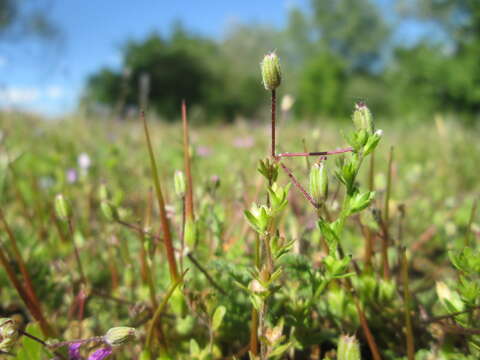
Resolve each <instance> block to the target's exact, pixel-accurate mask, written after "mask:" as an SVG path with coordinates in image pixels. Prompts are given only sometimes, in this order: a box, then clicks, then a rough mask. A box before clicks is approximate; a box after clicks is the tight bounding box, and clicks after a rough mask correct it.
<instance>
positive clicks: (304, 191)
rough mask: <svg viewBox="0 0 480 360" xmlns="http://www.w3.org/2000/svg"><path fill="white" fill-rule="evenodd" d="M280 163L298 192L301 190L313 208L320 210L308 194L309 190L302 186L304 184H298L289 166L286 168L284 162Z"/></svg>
mask: <svg viewBox="0 0 480 360" xmlns="http://www.w3.org/2000/svg"><path fill="white" fill-rule="evenodd" d="M278 163H279V164H280V166H281V167H282V169H283V170H284V171H285V172H286V173H287V175H288V177H289V178H290V180H291V181H292V183H293V185H295V186H296V187H297V188H298V190H300V192H301V193H302V195H303V196H304V197H305V199H307V200H308V202H309V203H310V204H312V206H313V207H314V208H315V209H318V204H317V202H316V201H315V200H313V198H312V197H311V196H310V194H309V193H308V192H307V190H305V188H304V187H303V186H302V184H300V182H298V180H297V178H296V177H295V175H293V173H292V171H291V170H290V169H289V168H288V167H287V166H285V165H284V164H283V163H282V162H280V161H279V162H278Z"/></svg>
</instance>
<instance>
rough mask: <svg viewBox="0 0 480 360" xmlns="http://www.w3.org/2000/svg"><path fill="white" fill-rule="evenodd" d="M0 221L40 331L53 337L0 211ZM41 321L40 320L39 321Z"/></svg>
mask: <svg viewBox="0 0 480 360" xmlns="http://www.w3.org/2000/svg"><path fill="white" fill-rule="evenodd" d="M0 219H1V221H2V223H3V227H4V228H5V231H6V232H7V235H8V238H9V240H10V243H11V245H12V248H13V252H14V255H15V260H16V261H17V263H18V266H19V267H20V272H21V273H22V276H23V280H24V287H23V288H24V289H25V292H26V295H27V297H28V298H29V299H30V301H31V303H32V305H33V306H34V307H35V309H36V310H35V311H36V312H37V314H38V315H37V316H38V317H39V319H37V320H38V321H39V322H40V323H41V324H42V325H41V327H42V331H47V332H48V333H47V334H44V335H45V336H51V335H53V328H52V327H51V325H50V324H49V323H48V321H47V320H46V318H45V316H44V315H43V310H42V306H41V303H40V301H39V299H38V296H37V293H36V292H35V289H34V287H33V283H32V279H31V277H30V274H29V272H28V269H27V266H26V264H25V261H24V260H23V257H22V254H21V252H20V249H19V248H18V244H17V238H16V237H15V234H14V233H13V231H12V229H11V228H10V226H9V224H8V222H7V219H6V218H5V216H4V214H3V211H2V210H1V209H0ZM40 319H41V320H40Z"/></svg>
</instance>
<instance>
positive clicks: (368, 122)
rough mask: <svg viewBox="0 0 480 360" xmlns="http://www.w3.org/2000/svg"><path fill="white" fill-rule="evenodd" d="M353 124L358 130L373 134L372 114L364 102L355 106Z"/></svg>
mask: <svg viewBox="0 0 480 360" xmlns="http://www.w3.org/2000/svg"><path fill="white" fill-rule="evenodd" d="M353 124H354V125H355V128H356V129H357V130H365V131H366V132H367V133H368V134H373V118H372V113H371V112H370V109H369V108H368V107H367V105H366V104H365V103H364V102H358V103H356V104H355V111H354V112H353Z"/></svg>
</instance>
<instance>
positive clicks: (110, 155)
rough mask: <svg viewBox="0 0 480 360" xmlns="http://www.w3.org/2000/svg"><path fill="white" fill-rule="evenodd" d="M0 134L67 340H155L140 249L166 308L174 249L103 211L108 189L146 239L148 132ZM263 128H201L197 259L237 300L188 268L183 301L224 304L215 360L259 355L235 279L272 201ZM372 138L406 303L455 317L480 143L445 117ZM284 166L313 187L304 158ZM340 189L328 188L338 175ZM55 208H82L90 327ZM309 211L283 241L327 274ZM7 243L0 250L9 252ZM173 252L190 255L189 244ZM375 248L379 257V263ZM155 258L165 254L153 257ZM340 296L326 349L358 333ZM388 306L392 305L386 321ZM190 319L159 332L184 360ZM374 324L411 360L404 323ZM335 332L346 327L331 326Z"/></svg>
mask: <svg viewBox="0 0 480 360" xmlns="http://www.w3.org/2000/svg"><path fill="white" fill-rule="evenodd" d="M0 122H1V129H2V133H1V144H0V146H1V161H0V164H1V172H0V187H1V198H2V200H1V203H2V212H3V213H4V215H5V217H6V220H7V222H8V224H9V225H10V227H11V228H12V229H13V232H14V233H15V237H16V238H17V241H18V245H19V247H20V249H21V252H22V254H23V257H24V259H25V261H26V263H27V264H28V268H29V271H30V274H31V276H32V279H33V285H34V288H35V289H36V291H37V293H38V297H39V298H40V299H41V302H42V305H43V307H44V311H45V313H46V314H48V317H49V319H50V320H51V321H52V322H53V323H54V324H55V326H56V327H57V328H58V329H61V331H62V333H63V337H64V338H76V337H78V336H84V337H85V336H90V335H94V334H98V333H102V331H106V330H107V329H108V328H109V327H112V326H115V325H119V324H125V325H131V326H137V327H138V329H139V331H140V332H141V334H144V331H145V330H144V327H143V325H142V324H143V323H144V321H145V320H142V319H143V318H144V317H145V313H146V314H148V311H147V309H146V305H145V304H148V302H149V293H148V286H147V284H146V282H145V274H143V273H142V266H141V265H140V263H141V257H140V254H141V247H142V246H144V248H145V250H146V251H147V252H150V253H151V254H156V255H154V256H152V258H154V266H152V271H153V273H154V274H153V279H154V283H155V287H156V289H158V291H159V293H164V292H165V291H166V289H167V287H168V284H169V275H168V266H167V263H166V261H165V255H164V253H163V248H162V247H159V246H158V245H157V244H156V243H155V241H153V240H152V239H149V240H147V241H145V243H143V244H142V242H141V241H139V239H138V234H136V233H135V231H131V229H128V228H125V227H122V226H121V225H119V224H112V223H111V222H109V221H107V220H106V219H105V218H104V217H103V216H102V213H101V210H100V207H99V205H100V200H99V195H98V192H99V188H100V186H101V185H102V184H104V185H105V186H106V187H107V188H108V190H109V192H110V193H111V199H112V203H114V204H115V205H116V206H118V208H119V211H120V215H121V217H122V219H124V220H125V221H128V222H129V223H132V224H138V225H139V226H143V225H142V224H143V222H144V220H145V214H146V212H148V210H146V209H148V208H149V207H150V206H151V205H148V204H149V200H148V199H149V198H150V199H151V198H152V192H151V191H152V181H151V177H150V168H149V162H148V154H147V150H146V147H145V141H144V134H143V129H142V126H141V123H140V122H133V121H132V122H116V121H110V120H105V121H104V120H103V119H84V118H81V117H74V118H73V117H72V118H69V119H65V120H62V121H61V122H55V123H53V122H48V121H44V120H42V119H39V118H35V117H29V116H25V115H19V114H6V113H4V114H2V115H1V117H0ZM150 123H151V134H152V139H153V143H154V150H155V153H156V156H157V165H158V168H159V172H160V177H161V181H162V183H163V188H164V192H165V194H164V196H165V199H166V203H167V211H168V215H169V218H170V220H171V223H172V226H173V229H174V231H175V233H178V234H179V233H181V226H182V220H181V219H182V210H181V200H180V199H179V198H178V196H176V195H175V192H174V184H173V177H174V173H175V171H176V170H179V169H183V149H182V132H181V127H180V126H179V125H168V124H164V123H157V122H154V121H151V122H150ZM266 125H267V124H264V123H262V122H260V121H259V122H257V123H238V124H235V125H218V126H210V127H202V126H193V127H192V128H191V149H190V152H191V156H192V172H193V181H194V199H195V210H196V213H197V218H198V219H199V223H200V224H201V225H200V227H201V229H200V230H199V231H200V234H201V236H200V237H199V242H198V244H197V246H196V248H195V254H196V257H197V260H198V261H199V262H200V263H201V264H203V266H204V267H205V268H206V269H207V271H208V272H210V273H211V274H212V275H213V277H214V278H215V279H216V281H218V283H219V284H220V285H221V286H222V287H223V288H225V289H226V291H227V293H228V296H223V295H221V294H217V295H216V296H214V297H213V298H214V299H215V300H212V299H210V297H212V296H213V295H212V294H211V293H212V290H211V287H210V286H209V282H208V281H207V279H206V278H205V277H204V276H203V275H202V274H201V273H200V272H199V271H198V269H197V268H196V267H195V266H193V264H192V263H191V262H190V261H189V259H188V258H187V257H184V258H182V257H181V256H180V255H178V256H179V261H180V262H181V263H182V264H183V267H184V268H187V267H188V268H191V272H192V273H193V275H192V277H191V278H190V279H189V280H188V282H189V285H188V286H189V287H191V288H192V289H196V290H195V291H196V292H195V294H196V295H195V300H192V304H191V306H193V307H195V306H196V305H195V304H196V302H198V304H197V305H198V306H199V307H202V306H206V305H205V304H208V303H209V302H214V303H215V304H217V303H218V304H226V306H227V308H228V312H227V314H226V316H225V319H226V320H225V324H224V325H223V327H222V329H221V331H220V332H219V333H218V335H216V336H218V338H217V341H216V345H215V346H216V349H217V350H216V354H217V355H218V354H219V353H220V352H221V353H222V354H223V356H228V355H230V356H231V355H233V354H235V353H237V352H239V351H241V349H242V346H244V345H245V344H246V343H247V342H248V321H249V315H250V313H249V311H250V310H249V308H250V307H249V304H248V299H247V297H246V295H245V294H242V293H241V291H240V290H234V291H233V289H235V285H234V284H232V278H233V279H245V277H246V276H247V275H246V274H248V271H247V270H248V267H249V266H250V265H251V262H252V260H251V259H252V256H253V255H252V254H253V252H254V249H253V247H254V245H253V244H254V242H253V241H254V234H253V233H252V232H251V231H250V230H249V228H248V225H247V223H246V221H245V220H244V215H243V211H244V210H245V209H247V208H249V207H250V204H251V203H252V202H258V201H261V200H262V199H263V197H264V195H263V193H262V192H261V191H260V190H261V187H262V180H261V176H260V175H259V174H258V173H257V172H256V167H257V162H258V159H259V158H264V157H266V156H267V154H268V146H269V143H268V131H269V129H268V127H267V126H266ZM350 127H351V124H350V122H349V121H340V122H334V121H331V120H329V121H318V122H315V123H289V122H284V123H283V122H281V123H280V124H279V131H278V144H279V145H278V149H279V152H283V151H286V150H287V149H288V150H289V151H303V150H304V144H305V146H306V148H307V149H308V150H309V151H318V150H327V149H335V148H336V147H341V146H344V145H345V141H344V140H343V139H342V137H341V135H340V132H341V131H348V130H349V128H350ZM377 128H381V129H383V130H384V139H383V140H382V143H381V145H380V146H379V147H378V148H377V150H376V153H375V160H374V168H373V173H374V176H373V180H374V181H373V187H374V189H375V190H376V191H377V195H376V199H375V202H374V204H373V205H372V208H382V207H383V206H384V204H383V203H384V195H385V189H386V186H387V169H388V154H389V151H390V148H391V147H393V149H394V156H393V167H392V190H391V198H390V217H391V219H392V224H391V232H392V237H393V238H394V239H395V240H394V243H393V244H392V246H391V248H390V250H391V252H390V258H391V263H392V269H394V270H393V271H394V272H396V271H397V270H395V269H397V267H398V261H399V260H398V252H397V251H396V250H395V249H396V248H397V247H398V246H400V245H404V246H406V247H407V252H408V256H409V258H410V262H411V288H412V292H413V293H415V296H416V298H417V299H418V301H419V302H420V303H421V305H420V309H421V308H422V307H426V308H428V312H431V313H432V314H436V315H442V314H444V310H443V307H442V306H441V305H440V303H439V302H438V300H436V297H435V283H436V282H438V281H442V282H446V283H454V282H455V281H456V280H455V279H456V276H455V274H454V272H453V268H452V266H451V265H450V262H449V260H448V256H447V250H449V249H458V248H461V247H462V246H463V244H464V242H465V238H466V237H471V238H472V239H476V241H478V239H479V238H480V227H479V223H478V222H475V221H473V223H470V222H471V220H470V217H471V208H472V204H473V202H474V201H475V199H476V198H478V194H479V191H480V185H479V183H478V164H479V162H480V143H479V142H478V141H476V140H477V138H478V133H477V132H476V131H474V130H472V129H466V128H463V127H462V126H460V125H458V124H456V123H455V122H454V121H453V120H452V119H445V118H443V117H441V116H437V117H436V118H435V119H432V120H431V121H430V122H425V123H424V124H422V125H416V126H409V125H407V124H401V123H400V122H394V123H390V122H388V121H379V123H378V124H377ZM303 139H304V140H305V142H303ZM285 161H286V163H288V164H289V166H290V167H291V169H292V170H293V171H294V173H295V174H296V176H297V177H298V178H299V180H300V181H301V182H302V183H303V184H304V185H305V186H306V184H307V182H308V168H307V165H306V160H305V158H292V159H287V160H285ZM334 162H335V159H334V158H329V160H327V164H330V163H331V165H332V166H333V163H334ZM370 166H371V163H370V164H368V166H365V168H364V169H363V172H362V173H361V174H360V177H359V179H360V181H361V183H362V186H368V183H369V181H370V170H371V169H370V168H369V167H370ZM330 175H331V177H332V180H333V174H330ZM287 180H288V179H287V177H286V175H285V174H281V175H280V181H279V182H280V183H287ZM336 191H338V185H336V184H335V183H334V182H333V181H332V185H331V190H330V192H331V194H333V195H332V196H331V198H330V200H329V205H328V206H329V207H330V208H331V211H333V212H334V211H335V209H337V208H338V206H339V205H338V201H339V200H338V198H337V196H336V195H335V194H336ZM59 193H62V194H64V196H65V197H66V198H67V199H68V201H69V202H70V203H71V206H72V210H73V218H74V225H75V230H74V231H75V233H74V240H75V242H76V244H77V246H78V248H79V250H80V257H81V260H82V262H83V266H84V270H85V275H86V277H87V279H88V281H89V286H90V289H89V293H90V294H91V296H90V297H89V300H88V308H87V310H85V313H84V314H83V316H82V320H81V321H79V320H78V319H79V318H78V316H77V315H76V314H75V312H73V313H72V311H73V309H75V296H76V295H77V294H76V291H78V286H79V284H78V274H77V270H76V267H75V261H74V256H73V252H72V247H71V243H70V242H69V241H66V239H65V237H66V235H65V234H66V233H67V230H66V228H65V226H64V224H62V223H61V222H59V221H58V219H56V217H55V215H54V205H53V202H54V198H55V195H56V194H59ZM150 202H151V201H150ZM307 205H308V204H306V202H305V201H304V200H303V198H302V197H301V195H300V193H299V192H298V191H297V189H295V188H292V189H291V190H290V205H289V208H288V210H287V211H286V212H285V215H284V217H283V221H282V225H281V231H282V233H283V234H285V236H286V237H288V238H290V239H294V240H295V241H296V245H295V246H294V249H295V250H294V253H295V254H297V255H299V256H300V254H302V255H304V256H306V258H307V259H308V261H309V263H310V266H312V267H314V268H316V267H318V266H320V259H321V257H322V255H321V253H322V251H321V248H322V247H321V245H320V244H321V241H320V234H319V231H318V230H317V229H316V227H315V219H316V217H315V214H314V213H313V212H312V211H311V210H310V209H309V208H308V207H307ZM157 211H158V210H157V208H156V206H153V213H152V217H151V225H150V226H151V229H152V231H153V232H154V233H157V232H158V231H159V222H158V212H157ZM361 219H362V222H363V223H364V224H366V225H367V226H368V227H371V228H372V229H375V228H378V225H377V224H376V223H375V221H374V220H373V217H372V215H371V214H370V213H369V212H367V213H365V214H362V215H361ZM4 235H5V234H4ZM4 235H2V237H1V239H2V247H5V248H7V249H9V245H7V241H6V237H5V236H4ZM174 243H175V246H179V245H178V244H179V239H178V235H176V236H175V238H174ZM342 243H343V247H344V249H345V251H346V252H348V253H350V254H352V255H353V258H354V259H355V260H358V261H361V260H362V258H363V256H364V248H365V240H364V237H363V236H362V231H361V230H360V227H359V226H358V222H357V221H350V222H349V223H348V224H347V232H346V234H345V236H344V239H342ZM378 246H379V245H378V243H376V245H375V249H377V248H378ZM155 248H157V249H159V251H156V252H155ZM180 258H182V260H180ZM379 263H380V258H379V254H378V253H376V255H375V257H374V264H376V265H375V266H379ZM14 265H15V264H14ZM17 265H18V264H16V265H15V266H17ZM292 271H293V270H292ZM232 274H233V275H232ZM395 276H396V275H395ZM396 281H399V280H396ZM294 283H296V282H294ZM297 285H298V284H297ZM292 286H293V285H292ZM208 289H210V290H208ZM192 291H193V290H192ZM232 291H233V293H232ZM337 291H338V290H337ZM335 294H336V295H335ZM335 296H339V295H338V293H336V292H335V291H332V292H330V293H329V296H327V297H325V300H324V301H325V302H326V304H325V305H324V306H325V307H326V309H330V310H328V311H326V313H328V314H329V315H328V316H327V318H330V320H329V321H333V323H330V325H328V326H327V328H324V329H322V328H320V329H318V331H320V333H321V334H320V335H319V336H320V338H322V339H323V341H325V339H327V342H328V339H329V338H330V337H332V336H333V337H336V336H338V335H339V334H340V333H342V332H350V333H351V332H355V331H356V329H358V323H357V322H356V320H352V319H353V318H354V313H355V311H354V310H353V313H352V309H351V307H350V306H351V305H348V301H347V300H346V299H343V300H339V299H338V298H334V299H333V300H332V299H330V300H329V297H335ZM232 297H233V298H232ZM232 299H233V300H232ZM329 301H333V303H329ZM342 301H344V302H345V303H344V304H343V303H342ZM204 302H205V304H204ZM280 303H282V301H280ZM175 304H176V305H175ZM283 304H284V305H281V306H280V307H279V308H276V309H274V310H273V311H274V312H280V313H281V312H282V311H285V310H282V306H287V305H288V301H287V302H286V303H283ZM342 304H343V305H342ZM392 304H393V303H391V304H387V305H385V309H387V308H389V306H391V305H392ZM0 305H1V310H2V313H3V314H4V315H5V316H6V315H11V314H13V313H17V312H23V313H24V314H25V313H26V310H25V308H24V306H23V305H22V303H21V302H20V301H19V298H18V295H17V293H16V292H15V291H14V289H13V288H12V287H11V285H10V283H9V280H8V278H7V276H6V274H5V272H0ZM291 305H292V306H293V304H291ZM319 306H320V305H319ZM392 306H393V305H392ZM335 307H337V308H335ZM393 308H394V307H393ZM199 311H200V310H199ZM385 311H386V313H388V311H389V310H385ZM187 313H188V311H187V310H185V308H182V304H181V301H179V302H178V303H176V301H175V299H173V300H172V309H170V310H169V311H168V314H167V316H166V317H165V320H164V321H165V323H166V324H168V325H165V327H167V326H168V329H170V330H168V335H167V338H168V339H169V342H170V344H172V343H173V344H176V345H175V346H179V349H186V348H188V344H189V342H188V339H189V338H191V337H196V338H197V339H200V340H198V341H199V342H200V344H202V342H203V343H205V342H207V343H208V336H207V335H206V334H205V330H204V329H203V328H202V327H203V325H202V316H201V315H192V314H190V315H188V314H187ZM400 314H401V312H400ZM367 315H368V317H369V319H370V321H371V323H370V325H371V327H372V328H373V330H374V333H375V334H377V336H378V339H377V341H378V342H379V343H380V344H381V346H382V349H383V350H385V358H388V359H390V358H391V359H399V358H401V357H398V354H399V353H400V354H401V353H402V351H403V345H402V344H401V343H400V342H399V341H400V340H399V339H398V338H396V337H395V336H394V335H392V333H393V334H394V333H395V328H396V326H398V325H395V318H396V317H397V316H401V315H398V314H397V313H395V310H392V313H391V314H390V315H387V318H389V316H391V318H390V319H391V320H392V323H391V324H386V323H385V318H383V317H384V316H386V315H385V314H383V315H382V314H378V313H377V312H376V310H375V309H374V308H368V309H367ZM147 317H148V315H147ZM332 319H337V320H332ZM348 319H350V320H348ZM335 321H338V322H339V323H338V324H336V325H335ZM339 324H340V325H339ZM355 324H357V325H355ZM195 325H198V326H195ZM419 326H420V325H419ZM322 331H325V333H322ZM388 334H390V335H388ZM418 334H420V335H419V336H418V339H417V341H418V342H419V345H418V346H419V349H420V348H424V349H429V346H430V345H429V344H430V343H431V342H432V337H433V338H434V337H435V333H432V330H431V329H429V328H425V329H423V330H418ZM432 334H433V335H432ZM397 335H398V334H397ZM142 336H143V335H142ZM312 341H313V340H312ZM387 348H388V349H389V350H388V351H387V350H386V349H387ZM140 351H141V345H140V344H137V345H135V346H132V347H131V348H130V349H127V350H126V351H125V354H130V356H132V354H138V353H139V352H140ZM179 351H180V350H179ZM395 354H396V355H395ZM135 356H136V355H135ZM419 356H420V355H419ZM119 358H122V359H123V357H119ZM126 358H127V357H126ZM128 358H132V357H128ZM177 358H188V356H187V357H181V356H180V355H178V357H177ZM214 358H219V356H217V357H214ZM299 358H303V357H299ZM418 358H419V359H430V358H429V357H418ZM451 358H452V359H453V358H455V357H451ZM449 359H450V358H449Z"/></svg>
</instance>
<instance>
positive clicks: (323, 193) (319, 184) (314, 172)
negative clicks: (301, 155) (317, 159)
mask: <svg viewBox="0 0 480 360" xmlns="http://www.w3.org/2000/svg"><path fill="white" fill-rule="evenodd" d="M309 189H310V194H311V195H312V197H313V199H314V200H315V202H316V203H317V204H318V205H322V204H323V203H324V202H325V200H326V198H327V194H328V174H327V169H325V164H324V163H323V162H321V163H315V164H313V166H312V168H311V169H310V181H309Z"/></svg>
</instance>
